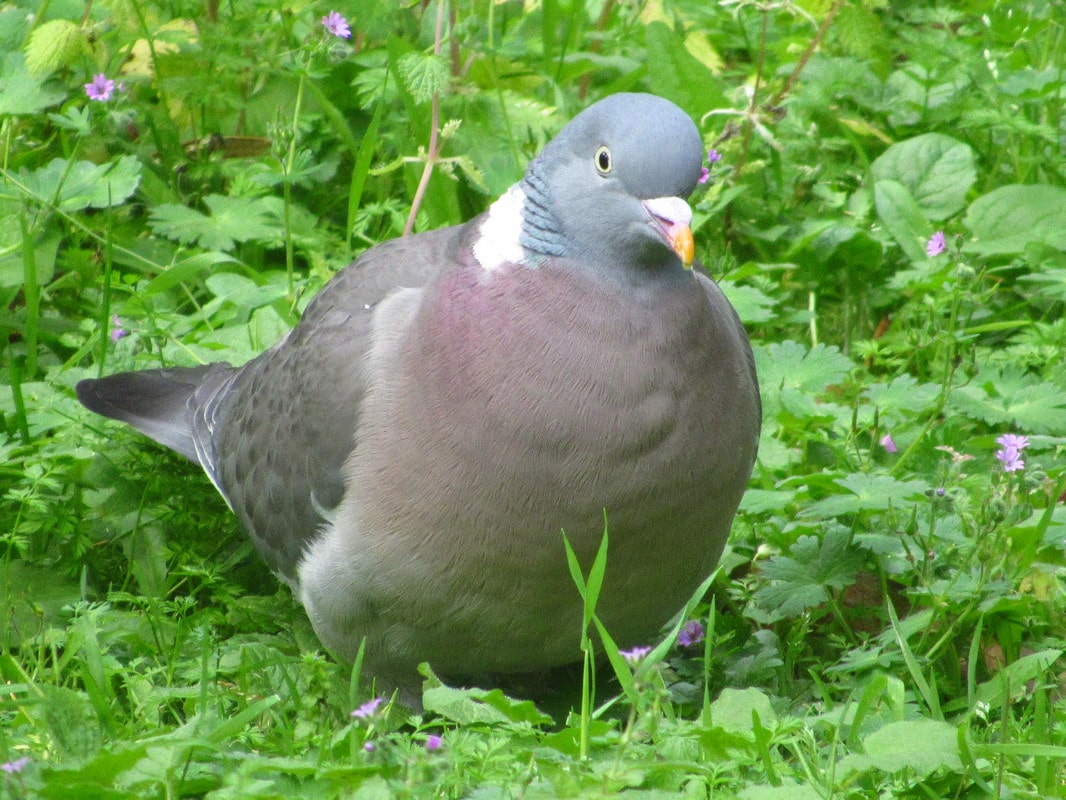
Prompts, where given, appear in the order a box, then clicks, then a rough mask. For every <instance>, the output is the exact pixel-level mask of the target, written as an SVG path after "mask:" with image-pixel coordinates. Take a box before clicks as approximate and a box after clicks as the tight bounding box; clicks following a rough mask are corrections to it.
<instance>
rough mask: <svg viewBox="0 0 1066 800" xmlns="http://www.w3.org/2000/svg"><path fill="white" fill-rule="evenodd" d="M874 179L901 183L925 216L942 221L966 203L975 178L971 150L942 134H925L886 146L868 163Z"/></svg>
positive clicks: (975, 173) (975, 172) (967, 146)
mask: <svg viewBox="0 0 1066 800" xmlns="http://www.w3.org/2000/svg"><path fill="white" fill-rule="evenodd" d="M870 169H871V171H872V173H873V176H874V180H875V181H883V180H892V181H896V182H898V183H900V184H902V185H903V186H904V187H905V188H906V189H907V191H908V192H910V194H911V196H912V197H913V198H914V200H915V201H916V202H917V204H918V208H919V209H921V211H922V213H923V214H924V215H925V217H926V218H927V219H933V220H943V219H947V218H948V217H950V216H952V215H953V214H956V213H958V212H959V211H961V210H962V208H963V206H964V205H965V204H966V193H967V192H968V191H970V188H971V187H972V186H973V184H974V182H975V181H976V180H977V170H976V168H975V167H974V156H973V150H972V149H971V148H970V146H969V145H968V144H964V143H962V142H960V141H959V140H958V139H953V138H952V137H950V136H945V135H944V134H942V133H926V134H923V135H922V136H916V137H914V138H913V139H907V140H905V141H902V142H898V143H897V144H894V145H892V146H891V147H889V148H888V149H887V150H886V151H885V152H884V153H882V154H881V155H880V156H879V157H878V158H877V159H876V160H875V161H874V162H873V164H871V165H870Z"/></svg>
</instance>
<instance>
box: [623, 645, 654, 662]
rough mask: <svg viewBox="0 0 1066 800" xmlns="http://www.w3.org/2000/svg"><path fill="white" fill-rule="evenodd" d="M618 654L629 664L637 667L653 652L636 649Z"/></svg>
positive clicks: (646, 648) (643, 648) (647, 649)
mask: <svg viewBox="0 0 1066 800" xmlns="http://www.w3.org/2000/svg"><path fill="white" fill-rule="evenodd" d="M618 652H619V654H620V655H621V656H622V658H624V659H625V660H626V661H628V662H629V664H630V665H632V666H636V665H637V664H639V663H640V662H641V661H643V660H644V657H645V656H646V655H648V653H650V652H651V648H650V647H634V648H632V649H630V650H619V651H618Z"/></svg>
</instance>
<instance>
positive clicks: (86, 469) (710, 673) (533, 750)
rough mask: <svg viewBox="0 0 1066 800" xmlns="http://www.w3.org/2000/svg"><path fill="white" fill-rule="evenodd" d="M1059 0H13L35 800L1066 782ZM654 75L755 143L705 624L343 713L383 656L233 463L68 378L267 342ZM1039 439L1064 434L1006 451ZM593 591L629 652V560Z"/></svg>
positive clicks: (696, 111) (1065, 219)
mask: <svg viewBox="0 0 1066 800" xmlns="http://www.w3.org/2000/svg"><path fill="white" fill-rule="evenodd" d="M332 9H336V10H337V11H339V12H341V13H342V14H344V15H345V16H346V17H347V18H348V19H349V20H350V22H351V26H352V29H353V32H354V36H353V38H352V39H351V40H342V39H340V38H337V37H333V36H330V35H329V34H328V33H327V32H326V31H325V30H324V29H323V27H322V26H321V24H320V22H319V19H320V17H322V16H323V15H325V14H326V13H327V12H329V11H330V10H332ZM1064 19H1066V5H1064V4H1063V3H1062V2H1061V0H1050V1H1046V0H1030V1H1029V2H1021V3H1006V2H995V1H994V0H971V2H965V3H934V4H930V3H926V2H917V0H915V1H914V2H899V3H892V4H883V3H878V2H874V1H872V0H868V1H867V2H860V0H837V2H821V3H818V2H810V3H808V2H804V3H802V4H789V3H785V2H782V3H772V2H771V3H764V4H753V3H747V2H741V3H731V4H724V5H722V4H716V3H709V2H706V0H676V2H649V3H645V4H641V5H640V6H639V7H638V8H634V6H633V5H632V4H623V3H616V2H612V1H611V0H607V2H591V3H588V4H585V3H581V2H576V0H575V1H574V2H564V0H542V1H541V2H539V3H526V4H523V3H521V2H517V0H512V2H502V3H496V2H489V0H453V2H452V3H450V4H449V5H448V6H446V7H445V8H444V9H443V13H442V14H440V15H438V8H437V6H436V5H433V4H429V5H428V6H426V7H425V8H423V7H422V5H421V4H413V5H410V7H407V6H403V5H400V4H396V3H393V2H391V1H390V0H377V1H376V2H367V1H366V0H359V2H355V0H346V2H338V3H337V4H336V5H333V6H330V5H323V4H316V5H304V4H297V3H267V2H258V1H257V0H249V2H239V3H215V2H208V3H206V4H201V3H191V2H177V1H175V2H164V0H129V2H126V3H118V2H115V3H102V2H97V3H93V4H91V5H89V6H87V5H86V4H85V3H81V2H74V1H73V0H52V1H51V2H46V3H43V4H41V3H31V2H29V1H28V0H26V1H25V2H23V0H15V2H12V3H10V4H8V5H7V6H4V7H3V8H0V56H2V59H0V297H2V299H3V305H2V306H0V329H2V332H3V338H2V339H0V341H2V342H3V344H2V346H0V347H2V357H0V358H2V361H3V369H2V370H0V384H2V386H0V605H2V609H3V614H4V619H5V620H9V622H5V623H4V624H0V680H2V681H3V691H2V693H0V764H4V765H6V766H5V769H4V771H3V772H0V796H6V797H12V798H21V797H48V798H56V797H62V798H64V800H74V799H75V798H79V799H80V798H133V797H138V798H139V797H145V798H178V797H209V798H212V799H213V800H217V799H221V798H227V797H233V798H258V797H263V798H266V797H378V796H382V797H383V796H394V795H398V796H412V797H423V796H425V797H431V796H432V797H437V796H442V797H467V796H473V797H478V798H493V797H519V796H523V797H579V796H580V797H584V796H614V795H617V794H626V795H631V796H633V797H636V798H650V797H658V796H666V795H670V796H674V795H686V796H698V797H710V796H714V797H742V798H746V800H759V799H761V798H767V799H769V800H790V799H791V798H800V799H801V800H802V799H805V798H812V799H813V798H823V799H825V800H828V798H852V797H856V798H858V797H861V798H881V797H901V798H980V797H1033V798H1036V797H1063V796H1066V767H1064V766H1063V765H1064V764H1066V724H1064V722H1063V720H1064V718H1066V698H1064V694H1063V692H1064V689H1066V658H1064V657H1063V653H1064V651H1066V594H1064V591H1066V570H1064V565H1066V506H1064V504H1063V497H1064V494H1066V468H1064V463H1066V462H1064V458H1063V453H1064V450H1066V359H1064V353H1066V321H1064V319H1063V306H1064V304H1066V233H1064V232H1066V189H1063V188H1062V187H1063V186H1066V155H1064V152H1063V142H1064V141H1066V121H1064V115H1063V107H1064V97H1066V32H1064V26H1063V20H1064ZM438 30H439V31H440V36H439V39H437V31H438ZM435 39H437V41H435ZM98 73H103V74H105V75H106V76H107V77H108V78H111V79H114V80H116V81H117V82H119V83H121V84H122V86H120V87H119V88H118V89H117V90H116V91H115V93H114V94H113V95H112V96H111V98H110V99H108V100H106V101H91V100H89V98H88V97H87V96H86V93H85V91H84V89H83V88H82V87H83V84H85V83H88V82H89V81H90V80H91V79H92V76H93V75H95V74H98ZM623 90H643V91H652V92H655V93H658V94H660V95H663V96H665V97H667V98H669V99H671V100H673V101H674V102H676V103H678V104H679V105H681V106H682V107H683V108H684V109H685V110H686V111H687V112H689V113H690V114H691V115H692V117H693V118H694V119H695V120H697V121H698V122H699V123H700V129H701V131H702V133H703V136H704V139H705V143H706V145H707V147H708V148H711V147H714V148H715V149H717V150H718V151H719V152H720V153H721V154H722V156H723V158H722V160H721V161H720V162H718V163H716V164H715V165H713V167H712V180H711V181H710V182H709V183H708V184H706V185H705V186H704V187H701V189H699V190H698V192H697V195H696V196H695V197H694V198H693V205H694V209H695V213H696V219H695V227H696V238H697V252H698V254H699V256H700V258H701V259H702V261H703V262H704V263H705V264H706V265H707V266H708V267H709V268H710V271H711V273H712V274H713V275H714V276H715V277H716V278H717V279H718V280H719V281H720V282H721V283H722V285H723V288H724V289H725V290H726V292H727V294H729V296H730V297H731V298H732V299H733V301H734V303H735V304H736V306H737V308H738V310H739V311H740V314H741V316H742V318H743V319H744V321H745V323H746V324H747V327H748V330H749V331H750V333H751V335H752V340H753V345H754V347H755V351H756V358H757V362H758V367H759V373H760V381H761V384H762V391H763V398H764V404H765V419H764V426H763V438H762V444H761V450H760V458H759V463H758V464H757V466H756V471H755V475H754V476H753V478H752V483H751V488H750V490H749V492H748V494H747V496H746V497H745V501H744V504H743V506H742V511H741V514H740V516H739V517H738V519H737V522H736V524H735V526H734V530H733V535H732V538H731V540H730V545H729V547H728V548H727V550H726V553H725V555H724V557H723V559H722V565H721V569H720V570H719V572H718V573H717V574H716V577H715V578H714V580H713V581H712V582H711V583H710V586H709V589H708V591H707V593H706V595H705V596H699V597H696V598H694V604H693V607H692V608H691V609H690V614H689V619H699V620H701V621H702V623H703V624H704V626H705V627H706V630H707V633H706V637H705V639H704V640H703V642H701V643H699V644H695V645H691V646H687V647H686V646H681V645H678V644H677V643H676V642H675V641H674V637H676V635H677V630H678V628H677V627H676V626H675V627H674V628H673V630H672V631H666V632H664V635H663V639H662V643H661V644H660V643H657V642H648V645H649V646H650V647H654V649H653V650H652V652H651V653H650V654H649V655H648V656H647V657H646V658H645V659H643V660H640V661H636V662H635V663H632V662H631V661H628V660H626V659H625V658H624V657H623V656H621V655H620V654H618V653H617V651H616V650H615V649H614V648H612V647H611V646H610V645H609V644H608V646H607V648H606V651H607V652H606V653H598V654H596V655H595V661H596V665H595V666H596V667H598V670H595V671H594V670H592V669H591V668H590V669H587V670H580V669H579V671H578V672H577V673H571V674H564V675H562V676H561V677H559V678H558V681H557V690H556V691H555V693H554V694H552V695H551V696H549V697H548V698H546V699H544V700H541V701H540V702H539V707H538V706H535V705H534V704H533V703H531V702H529V701H521V700H516V699H511V698H509V697H508V696H506V695H505V694H504V693H502V692H500V691H492V692H486V691H459V690H454V689H449V688H447V687H444V686H441V685H439V683H438V682H436V681H435V679H433V678H432V677H428V678H427V690H426V695H425V705H426V710H425V712H424V713H423V714H421V715H419V716H411V715H409V714H408V713H406V712H405V711H404V710H403V709H401V708H399V707H398V706H395V705H393V704H389V703H387V702H386V703H383V704H382V705H381V706H380V707H379V708H378V709H377V710H376V711H375V712H374V713H373V714H371V715H370V716H369V717H368V718H366V719H363V718H358V717H352V716H351V712H352V711H353V710H355V709H357V708H359V707H360V706H362V705H363V704H364V703H366V702H367V701H368V700H370V699H371V698H372V697H373V694H372V692H371V689H370V687H368V686H366V685H365V684H364V683H363V682H362V681H361V680H360V674H359V670H358V667H356V668H353V667H351V666H350V665H343V664H338V663H336V662H335V661H333V660H332V659H330V658H329V657H328V656H327V655H325V654H324V653H323V652H322V650H321V648H320V646H319V645H318V643H317V641H316V639H315V637H314V635H313V633H312V631H311V630H310V626H309V624H308V623H307V621H306V618H305V617H304V616H303V613H302V611H301V610H300V609H299V607H298V606H297V605H296V604H295V602H294V601H293V599H292V598H291V596H290V594H289V593H288V591H287V590H284V589H282V588H280V587H279V586H278V584H277V583H276V581H275V580H274V578H273V577H272V576H271V575H270V574H269V573H268V572H267V571H266V569H265V568H264V567H263V566H262V565H261V564H260V563H259V562H258V560H257V559H256V557H255V555H254V553H253V552H252V550H251V547H250V545H249V544H248V543H247V542H246V540H245V539H244V537H243V535H242V534H241V532H240V531H239V529H238V526H237V524H236V521H235V520H234V519H233V518H232V516H231V515H230V514H229V512H228V511H227V509H226V507H225V504H224V502H223V501H222V500H221V499H220V498H218V497H217V496H216V495H215V494H214V491H213V489H212V488H211V487H210V485H209V484H208V482H207V480H206V479H205V478H204V477H203V476H202V475H200V473H199V470H197V469H194V468H193V467H192V466H191V465H189V464H187V463H185V462H183V461H182V460H181V459H179V458H177V457H175V456H172V455H169V454H167V453H164V452H161V450H160V449H159V448H157V447H155V446H153V445H152V444H151V443H149V442H146V441H145V440H144V439H143V438H141V437H138V436H137V435H136V434H134V433H132V432H130V431H127V430H124V429H122V428H121V427H120V426H117V425H114V424H111V423H108V422H105V421H103V420H101V419H99V418H95V417H93V416H92V415H90V414H89V413H88V412H86V411H84V410H83V409H82V408H81V407H80V406H79V405H78V404H77V402H76V400H75V399H74V395H73V390H72V387H73V385H74V383H75V382H76V381H77V380H79V379H80V378H82V377H88V376H94V375H98V374H102V373H110V372H114V371H118V370H121V369H133V368H143V367H151V366H158V365H161V364H193V363H201V362H207V361H212V360H229V361H232V362H241V361H243V360H245V359H247V358H248V357H250V356H251V355H252V354H254V353H255V352H258V351H259V350H261V349H262V348H264V347H267V346H269V345H270V344H272V343H273V342H274V341H276V340H277V339H278V338H279V337H280V336H281V335H283V333H284V332H285V331H286V330H287V329H288V328H289V327H291V325H292V324H293V322H294V321H295V320H296V319H297V318H298V316H299V312H300V310H301V309H302V308H303V307H304V305H305V304H306V302H307V301H308V300H309V298H310V297H311V296H313V294H314V293H315V291H317V290H318V289H319V288H320V287H321V286H322V285H323V284H324V283H325V282H326V281H327V280H328V278H329V277H330V275H331V274H333V272H335V271H336V270H337V269H339V268H340V267H342V266H343V265H344V264H345V263H346V262H347V261H348V260H349V259H350V258H351V257H352V256H353V255H356V254H358V253H359V252H361V251H362V250H364V249H365V248H367V247H369V246H371V245H373V244H375V243H377V242H380V241H383V240H386V239H389V238H393V237H395V236H398V235H400V233H401V232H402V231H403V229H404V226H405V224H406V223H407V222H408V219H409V218H410V219H411V221H412V224H413V225H414V229H415V230H426V229H431V228H435V227H439V226H441V225H446V224H452V223H455V222H458V221H462V220H464V219H468V218H469V217H471V216H472V215H474V214H475V213H477V212H478V211H480V210H482V209H483V208H484V207H485V206H486V205H487V203H488V202H490V200H491V199H492V198H493V197H494V196H496V195H497V194H499V193H500V192H502V191H503V190H504V189H505V188H506V187H507V186H508V185H509V184H510V183H512V182H513V181H514V180H516V179H517V178H518V177H519V176H520V175H521V172H522V170H523V168H524V166H525V163H526V162H527V160H528V159H529V158H530V157H531V156H532V155H533V154H534V153H536V152H537V151H538V149H539V148H540V147H541V146H542V145H543V144H544V143H545V142H546V141H547V139H548V138H550V137H551V135H552V134H554V133H555V132H556V131H557V130H558V129H559V128H560V127H561V126H562V125H563V124H564V122H565V121H566V120H567V119H569V118H570V117H571V116H573V114H574V113H576V112H577V111H578V110H580V109H581V108H583V107H584V106H585V105H587V104H588V103H589V102H591V101H592V100H594V99H596V98H598V97H601V96H603V95H605V94H608V93H610V92H614V91H623ZM434 123H436V126H437V127H438V128H439V132H438V133H439V135H438V136H436V137H435V138H433V141H434V144H433V145H431V130H432V129H433V127H434ZM427 176H428V177H427ZM420 187H421V188H420ZM412 214H413V216H412ZM936 231H943V232H944V233H945V234H946V243H947V251H946V252H945V253H943V254H940V255H936V256H934V257H930V256H928V255H927V252H926V245H927V242H928V240H929V238H930V236H931V235H932V234H933V233H934V232H936ZM120 334H124V335H120ZM1007 433H1015V434H1021V435H1026V436H1028V437H1029V445H1028V447H1026V448H1025V449H1024V451H1023V452H1022V453H1021V456H1022V458H1023V460H1024V468H1022V469H1018V470H1015V471H1011V472H1006V471H1005V470H1004V469H1003V462H1002V461H1001V460H999V459H997V458H996V455H995V454H996V452H997V450H1000V449H1001V447H1000V445H999V444H997V442H996V441H995V440H996V439H997V438H998V437H1001V436H1002V435H1003V434H1007ZM886 436H889V437H891V440H890V442H891V444H890V443H889V440H886V439H885V437H886ZM575 566H576V565H575ZM574 577H575V587H574V591H575V593H577V592H579V591H580V592H581V593H582V596H584V597H585V598H586V600H587V601H588V604H589V605H588V611H589V613H588V614H587V618H586V629H587V632H588V634H589V636H590V637H591V641H598V640H599V639H600V637H601V632H600V631H599V630H598V628H597V623H598V621H597V620H596V618H595V615H594V610H595V609H594V606H595V603H594V599H595V595H596V585H597V583H598V581H599V580H601V579H602V576H601V575H597V573H596V571H595V570H593V572H592V573H591V574H588V575H581V574H580V572H577V571H576V572H575V576H574ZM686 621H687V620H686V619H681V620H678V624H680V623H683V622H686ZM606 633H607V635H608V636H609V633H610V632H609V631H607V632H606ZM656 645H659V646H656ZM590 653H591V651H590ZM575 656H576V657H578V656H580V654H575ZM431 736H440V737H441V740H440V747H439V748H434V747H432V746H430V747H427V742H430V743H431V744H436V740H432V741H431V740H430V737H431Z"/></svg>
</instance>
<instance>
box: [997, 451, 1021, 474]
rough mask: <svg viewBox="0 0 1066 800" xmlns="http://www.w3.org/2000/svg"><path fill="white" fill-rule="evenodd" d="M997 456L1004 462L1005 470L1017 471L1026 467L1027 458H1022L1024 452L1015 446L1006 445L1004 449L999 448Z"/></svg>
mask: <svg viewBox="0 0 1066 800" xmlns="http://www.w3.org/2000/svg"><path fill="white" fill-rule="evenodd" d="M996 458H998V459H999V460H1000V461H1001V462H1003V471H1004V472H1017V471H1018V470H1022V469H1025V460H1024V459H1023V458H1022V454H1021V453H1019V452H1018V451H1017V450H1015V449H1014V448H1013V447H1004V448H1003V449H1002V450H997V451H996Z"/></svg>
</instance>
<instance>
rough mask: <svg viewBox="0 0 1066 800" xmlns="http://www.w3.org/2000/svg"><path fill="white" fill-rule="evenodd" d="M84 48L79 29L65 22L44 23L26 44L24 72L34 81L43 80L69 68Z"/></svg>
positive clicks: (83, 39) (68, 21) (52, 21)
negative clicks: (31, 76)
mask: <svg viewBox="0 0 1066 800" xmlns="http://www.w3.org/2000/svg"><path fill="white" fill-rule="evenodd" d="M84 48H85V34H84V33H83V31H82V29H81V26H79V25H77V24H75V23H73V22H71V21H70V20H67V19H53V20H49V21H48V22H43V23H41V24H40V25H38V26H37V27H36V28H34V29H33V33H31V34H30V39H29V41H28V42H26V69H27V70H29V72H30V74H31V75H33V76H34V77H35V78H44V77H46V76H47V75H49V74H51V73H52V72H54V71H55V70H57V69H59V68H60V67H68V66H70V65H71V64H72V63H73V62H74V61H75V59H77V57H78V55H80V54H81V52H82V51H83V50H84Z"/></svg>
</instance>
